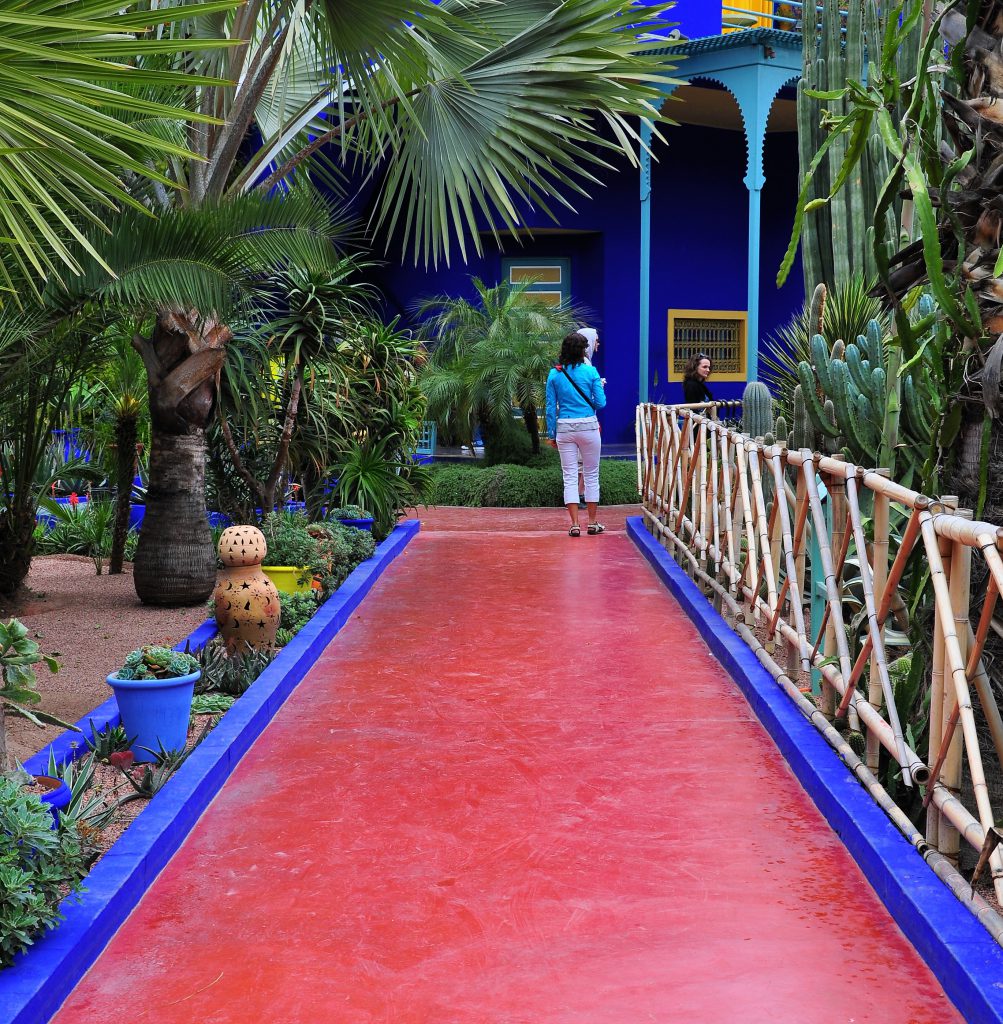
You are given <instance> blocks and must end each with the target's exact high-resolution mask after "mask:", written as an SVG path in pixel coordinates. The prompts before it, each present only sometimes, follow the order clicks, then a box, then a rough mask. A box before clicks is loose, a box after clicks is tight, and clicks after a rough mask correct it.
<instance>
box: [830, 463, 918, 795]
mask: <svg viewBox="0 0 1003 1024" xmlns="http://www.w3.org/2000/svg"><path fill="white" fill-rule="evenodd" d="M846 502H847V506H848V508H849V512H850V524H851V527H852V530H853V535H854V539H855V540H856V542H857V556H858V558H859V561H860V582H861V586H862V589H863V592H864V608H865V609H866V611H867V629H868V634H869V636H870V639H871V647H872V649H873V651H874V654H873V656H872V658H871V669H872V672H873V671H874V670H875V669H876V670H877V676H878V692H879V693H883V694H884V698H885V703H886V705H887V708H888V724H889V725H890V726H891V727H892V732H893V733H894V734H895V742H896V746H897V748H898V751H899V758H898V762H899V764H905V763H906V761H907V758H906V753H905V736H904V735H903V734H902V724H901V722H900V721H899V715H898V709H897V708H896V706H895V691H894V689H893V688H892V681H891V679H890V678H889V676H888V661H887V659H886V657H885V643H884V637H883V636H882V628H881V625H880V624H879V622H878V610H877V608H876V607H875V604H874V590H873V588H872V586H871V566H870V563H869V562H868V561H867V541H866V538H865V537H864V526H863V521H862V517H861V514H860V502H859V501H858V499H857V481H856V479H855V478H854V477H853V476H847V479H846ZM852 693H853V687H852V684H850V683H847V687H846V693H845V694H844V696H843V699H842V701H841V702H840V705H839V707H840V711H842V710H843V708H844V707H846V706H847V705H848V704H849V701H850V699H851V695H852ZM871 703H873V701H872V702H871ZM878 707H880V703H879V704H878ZM902 782H903V783H904V784H905V786H906V788H908V789H911V788H912V779H911V778H910V776H909V774H908V772H906V771H903V773H902Z"/></svg>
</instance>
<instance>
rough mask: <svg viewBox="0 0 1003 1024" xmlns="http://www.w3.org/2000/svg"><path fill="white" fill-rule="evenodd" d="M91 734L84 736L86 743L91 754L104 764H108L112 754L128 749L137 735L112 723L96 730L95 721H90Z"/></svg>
mask: <svg viewBox="0 0 1003 1024" xmlns="http://www.w3.org/2000/svg"><path fill="white" fill-rule="evenodd" d="M90 727H91V734H90V736H85V737H84V743H86V744H87V749H88V750H90V751H91V754H92V755H93V756H94V757H95V758H96V759H97V760H98V761H100V762H101V763H102V764H108V763H109V761H108V758H109V757H111V755H112V754H118V753H120V752H121V751H123V750H128V749H129V748H130V747H131V746H132V744H133V743H134V742H135V739H136V737H135V736H132V737H130V736H128V735H127V734H126V731H125V728H124V727H123V726H121V725H110V726H108V727H107V728H105V729H102V730H101V731H100V732H97V731H95V729H94V723H93V722H92V721H91V722H90Z"/></svg>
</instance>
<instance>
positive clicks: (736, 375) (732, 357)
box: [668, 309, 748, 381]
mask: <svg viewBox="0 0 1003 1024" xmlns="http://www.w3.org/2000/svg"><path fill="white" fill-rule="evenodd" d="M747 330H748V313H746V312H745V311H744V310H720V309H670V310H669V330H668V340H669V380H670V381H680V380H682V379H683V370H684V369H685V368H686V363H687V361H688V360H689V359H690V357H691V356H694V355H696V354H697V353H698V352H700V353H702V354H703V355H705V356H709V357H710V360H711V362H712V363H713V364H714V377H713V379H714V380H719V381H728V380H730V381H744V380H745V365H746V363H745V355H746V342H745V339H746V335H747Z"/></svg>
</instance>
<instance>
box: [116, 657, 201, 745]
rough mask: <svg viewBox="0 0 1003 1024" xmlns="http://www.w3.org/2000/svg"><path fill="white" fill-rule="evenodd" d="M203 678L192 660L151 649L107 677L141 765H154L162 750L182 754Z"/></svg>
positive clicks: (132, 658)
mask: <svg viewBox="0 0 1003 1024" xmlns="http://www.w3.org/2000/svg"><path fill="white" fill-rule="evenodd" d="M200 675H201V671H200V669H199V664H198V661H197V660H196V659H195V658H194V657H193V656H192V655H190V654H185V653H183V652H181V651H173V650H171V649H170V648H169V647H159V646H157V645H155V644H147V645H146V646H144V647H140V648H139V650H136V651H133V652H132V653H131V654H130V655H129V656H128V657H127V658H126V659H125V664H124V665H123V666H122V667H121V668H120V669H119V670H118V671H117V672H113V673H112V674H111V675H110V676H108V685H109V686H110V687H111V688H112V689H113V690H114V691H115V700H116V701H117V703H118V710H119V713H120V714H121V716H122V727H123V728H124V729H125V732H126V735H127V736H130V737H135V739H134V740H133V742H132V746H131V747H130V749H131V751H132V753H133V755H134V757H135V759H136V760H137V761H153V760H155V758H156V754H157V752H158V751H159V750H161V749H163V750H182V749H184V747H185V745H186V744H187V742H188V720H189V717H190V714H191V706H192V695H193V693H194V691H195V682H196V680H197V679H198V678H199V676H200Z"/></svg>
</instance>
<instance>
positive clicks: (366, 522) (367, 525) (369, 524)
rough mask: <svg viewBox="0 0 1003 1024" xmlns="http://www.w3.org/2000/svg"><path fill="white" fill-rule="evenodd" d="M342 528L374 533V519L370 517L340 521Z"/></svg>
mask: <svg viewBox="0 0 1003 1024" xmlns="http://www.w3.org/2000/svg"><path fill="white" fill-rule="evenodd" d="M338 522H339V523H341V525H342V526H354V527H355V528H356V529H357V530H368V531H369V532H370V533H372V532H373V519H372V516H369V517H368V518H366V519H339V520H338Z"/></svg>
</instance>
